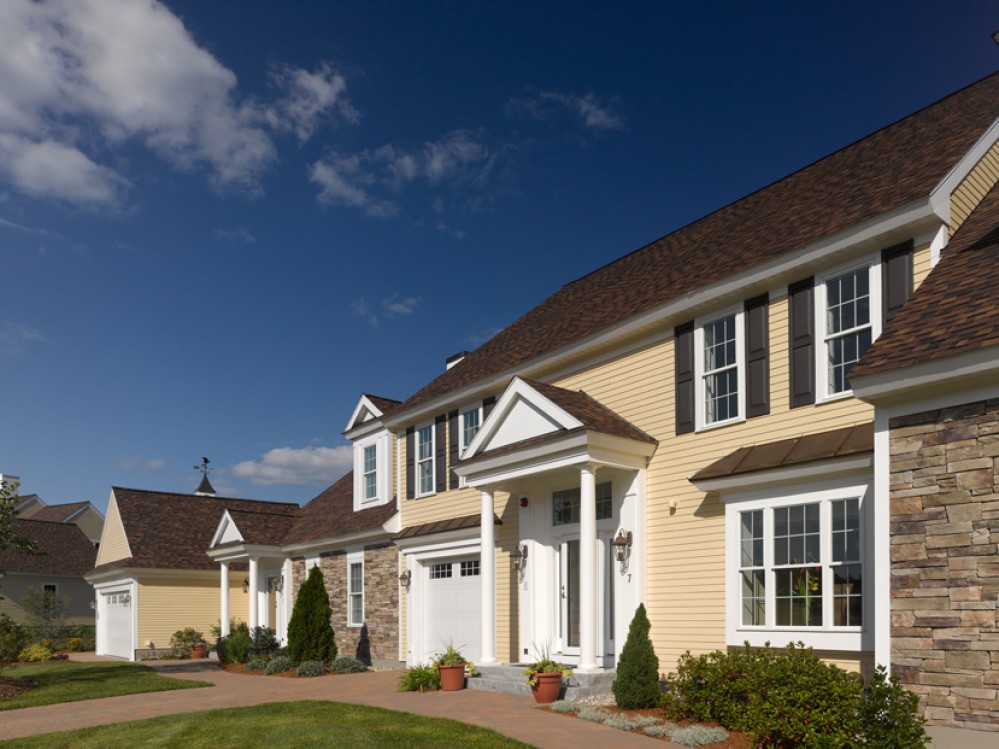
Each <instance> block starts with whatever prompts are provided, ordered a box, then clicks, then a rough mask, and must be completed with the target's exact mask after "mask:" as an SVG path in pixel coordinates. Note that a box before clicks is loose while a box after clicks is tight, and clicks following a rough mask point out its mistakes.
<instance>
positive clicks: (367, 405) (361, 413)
mask: <svg viewBox="0 0 999 749" xmlns="http://www.w3.org/2000/svg"><path fill="white" fill-rule="evenodd" d="M382 416H384V414H383V413H382V411H381V409H380V408H378V406H376V405H375V404H374V401H372V400H371V399H370V398H369V397H368V396H367V395H363V394H362V395H361V397H360V398H359V399H358V401H357V405H356V406H354V411H353V412H352V413H351V414H350V419H349V420H348V421H347V426H346V427H344V429H343V434H344V436H345V437H347V439H351V436H348V435H350V433H352V432H357V433H359V434H364V433H367V432H368V431H369V430H370V429H371V427H378V426H380V425H381V418H382ZM353 436H355V437H356V436H358V435H353Z"/></svg>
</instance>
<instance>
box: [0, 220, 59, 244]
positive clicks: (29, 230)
mask: <svg viewBox="0 0 999 749" xmlns="http://www.w3.org/2000/svg"><path fill="white" fill-rule="evenodd" d="M0 227H3V228H5V229H13V230H14V231H20V232H24V233H25V234H35V235H38V236H42V237H56V238H57V239H62V237H61V236H60V235H58V234H56V233H55V232H53V231H49V230H48V229H35V228H33V227H31V226H25V225H24V224H18V223H15V222H14V221H8V220H7V219H5V218H0Z"/></svg>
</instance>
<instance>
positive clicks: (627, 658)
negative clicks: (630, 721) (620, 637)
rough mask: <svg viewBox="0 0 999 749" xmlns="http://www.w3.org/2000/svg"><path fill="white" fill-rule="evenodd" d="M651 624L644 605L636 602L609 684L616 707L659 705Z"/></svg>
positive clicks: (629, 708) (657, 677)
mask: <svg viewBox="0 0 999 749" xmlns="http://www.w3.org/2000/svg"><path fill="white" fill-rule="evenodd" d="M651 627H652V625H651V624H649V617H648V615H647V614H646V613H645V604H644V603H640V604H638V609H637V610H636V611H635V616H634V618H633V619H632V620H631V627H629V628H628V639H627V640H625V643H624V648H623V649H622V650H621V658H620V660H618V663H617V677H616V678H615V679H614V684H613V686H612V687H611V689H612V690H613V692H614V700H615V701H616V702H617V706H618V707H620V708H623V709H625V710H642V709H646V708H651V707H658V706H659V702H660V700H661V699H662V691H661V690H660V689H659V659H658V658H657V657H656V651H655V650H653V648H652V640H651V639H649V630H650V629H651Z"/></svg>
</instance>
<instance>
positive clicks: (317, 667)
mask: <svg viewBox="0 0 999 749" xmlns="http://www.w3.org/2000/svg"><path fill="white" fill-rule="evenodd" d="M297 673H298V675H299V676H323V675H324V674H326V673H327V670H326V664H325V663H323V662H322V661H302V663H300V664H299V665H298V672H297Z"/></svg>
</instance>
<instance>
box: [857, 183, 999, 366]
mask: <svg viewBox="0 0 999 749" xmlns="http://www.w3.org/2000/svg"><path fill="white" fill-rule="evenodd" d="M997 278H999V185H996V186H995V187H993V188H992V189H991V190H990V191H989V192H988V193H987V194H986V195H985V197H984V198H983V199H982V202H981V203H980V204H979V205H978V207H977V208H976V209H975V210H974V211H973V212H972V213H971V215H970V216H969V217H968V218H967V220H966V221H965V222H964V224H962V225H961V228H960V229H958V231H957V233H956V234H955V235H954V236H953V237H952V238H951V241H950V243H949V244H948V245H947V247H946V249H945V250H944V251H943V257H942V258H941V260H940V262H939V263H938V264H937V267H936V268H934V269H933V271H932V272H931V273H930V275H929V276H928V277H927V278H926V280H925V281H924V282H923V283H922V285H920V287H919V288H918V289H917V290H916V292H915V293H914V294H913V295H912V297H911V298H910V299H909V301H908V302H906V304H905V306H904V307H903V308H902V309H901V310H899V312H898V313H897V314H896V315H895V317H894V318H892V320H891V322H890V323H888V325H887V326H886V327H885V330H884V332H883V333H882V334H881V336H880V337H879V338H878V340H877V341H875V342H874V344H873V345H872V346H871V347H870V348H869V349H868V350H867V353H866V354H864V358H863V359H862V360H861V362H860V363H859V364H857V366H856V367H854V368H853V369H852V370H851V371H850V379H851V380H856V379H857V378H860V377H863V376H865V375H871V374H876V373H879V372H887V371H889V370H892V369H897V368H899V367H907V366H910V365H913V364H920V363H922V362H927V361H931V360H933V359H942V358H944V357H948V356H954V355H955V354H962V353H965V352H968V351H974V350H977V349H982V348H985V347H987V346H996V345H999V292H997V290H996V279H997Z"/></svg>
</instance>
